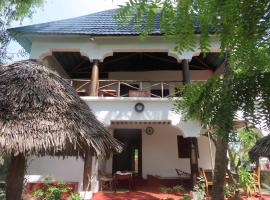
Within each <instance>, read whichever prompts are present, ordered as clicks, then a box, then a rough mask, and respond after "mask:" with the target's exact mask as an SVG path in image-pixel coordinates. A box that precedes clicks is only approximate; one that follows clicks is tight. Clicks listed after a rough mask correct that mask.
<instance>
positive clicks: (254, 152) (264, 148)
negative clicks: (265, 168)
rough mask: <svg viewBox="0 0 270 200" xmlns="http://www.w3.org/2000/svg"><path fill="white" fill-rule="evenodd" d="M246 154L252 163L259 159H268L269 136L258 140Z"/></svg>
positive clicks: (269, 155) (269, 154)
mask: <svg viewBox="0 0 270 200" xmlns="http://www.w3.org/2000/svg"><path fill="white" fill-rule="evenodd" d="M248 153H249V156H250V158H251V160H253V161H255V160H257V159H258V158H259V157H267V158H269V159H270V134H269V135H267V136H265V137H263V138H261V139H259V140H258V141H257V142H256V144H255V146H254V147H252V148H251V149H250V150H249V152H248Z"/></svg>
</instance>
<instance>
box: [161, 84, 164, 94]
mask: <svg viewBox="0 0 270 200" xmlns="http://www.w3.org/2000/svg"><path fill="white" fill-rule="evenodd" d="M161 97H162V98H163V97H164V85H163V81H161Z"/></svg>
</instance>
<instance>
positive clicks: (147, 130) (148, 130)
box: [145, 126, 154, 135]
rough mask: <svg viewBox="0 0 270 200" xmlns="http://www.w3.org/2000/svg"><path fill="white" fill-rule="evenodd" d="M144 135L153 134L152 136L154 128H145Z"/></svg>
mask: <svg viewBox="0 0 270 200" xmlns="http://www.w3.org/2000/svg"><path fill="white" fill-rule="evenodd" d="M145 133H146V134H147V135H153V134H154V128H153V127H151V126H148V127H146V129H145Z"/></svg>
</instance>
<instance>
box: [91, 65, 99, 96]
mask: <svg viewBox="0 0 270 200" xmlns="http://www.w3.org/2000/svg"><path fill="white" fill-rule="evenodd" d="M98 71H99V69H98V60H94V63H93V67H92V73H91V85H90V96H98V89H99V72H98Z"/></svg>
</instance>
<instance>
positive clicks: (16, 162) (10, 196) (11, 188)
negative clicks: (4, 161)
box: [6, 154, 26, 200]
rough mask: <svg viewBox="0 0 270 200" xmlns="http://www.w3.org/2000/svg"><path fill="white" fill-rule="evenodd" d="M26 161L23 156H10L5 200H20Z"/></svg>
mask: <svg viewBox="0 0 270 200" xmlns="http://www.w3.org/2000/svg"><path fill="white" fill-rule="evenodd" d="M25 167H26V159H25V157H24V155H23V154H19V155H17V156H14V155H12V156H11V162H10V165H9V170H8V177H7V188H6V196H7V197H6V198H7V200H21V199H22V192H23V182H24V172H25Z"/></svg>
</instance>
